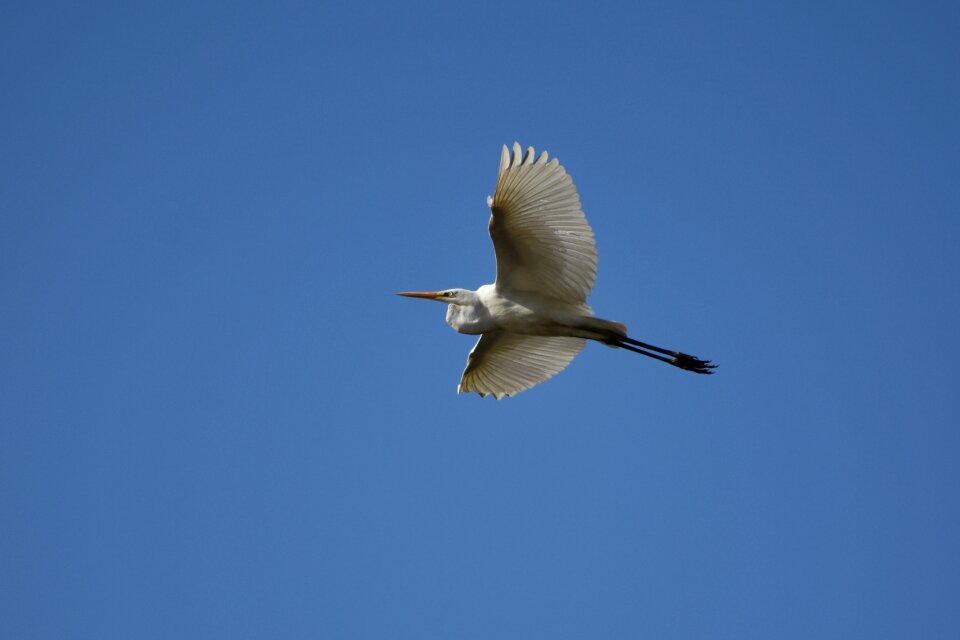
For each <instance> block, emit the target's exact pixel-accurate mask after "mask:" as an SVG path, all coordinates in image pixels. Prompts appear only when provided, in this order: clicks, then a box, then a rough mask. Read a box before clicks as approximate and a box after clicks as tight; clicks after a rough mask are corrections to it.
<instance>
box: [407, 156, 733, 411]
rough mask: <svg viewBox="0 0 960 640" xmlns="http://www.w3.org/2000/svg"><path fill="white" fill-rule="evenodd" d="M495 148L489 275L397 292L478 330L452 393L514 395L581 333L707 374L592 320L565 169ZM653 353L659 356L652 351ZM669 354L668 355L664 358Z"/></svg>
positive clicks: (584, 245)
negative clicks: (477, 283) (490, 278)
mask: <svg viewBox="0 0 960 640" xmlns="http://www.w3.org/2000/svg"><path fill="white" fill-rule="evenodd" d="M534 157H535V156H534V151H533V148H529V149H528V151H527V154H526V156H524V155H523V154H522V150H521V148H520V145H519V144H516V143H515V144H514V153H513V157H512V158H511V156H510V153H509V150H508V149H507V147H506V146H504V147H503V153H502V155H501V161H500V175H499V178H498V180H497V188H496V191H495V192H494V195H493V196H492V197H490V198H488V199H487V204H488V205H489V206H490V210H491V216H490V237H491V239H492V240H493V244H494V249H495V250H496V254H497V280H496V282H494V283H493V284H487V285H483V286H482V287H480V288H479V289H477V290H476V291H469V290H466V289H446V290H443V291H432V292H405V293H401V294H400V295H403V296H408V297H414V298H426V299H430V300H437V301H440V302H446V303H448V305H449V306H448V307H447V322H448V323H449V324H450V326H451V327H453V328H454V329H455V330H456V331H458V332H459V333H465V334H470V335H480V340H479V341H478V342H477V344H476V346H475V347H474V349H473V351H471V352H470V356H469V357H468V359H467V367H466V369H465V370H464V372H463V377H462V378H461V381H460V386H459V388H458V391H460V392H463V391H476V392H477V393H479V394H480V395H482V396H483V395H487V394H493V395H494V396H495V397H496V398H498V399H499V398H501V397H503V396H505V395H513V394H515V393H518V392H520V391H523V390H525V389H528V388H530V387H532V386H534V385H535V384H538V383H540V382H543V381H544V380H546V379H548V378H550V377H552V376H553V375H555V374H556V373H559V372H560V371H562V370H563V369H564V368H565V367H566V366H567V364H569V363H570V361H571V360H573V358H574V357H575V356H576V355H577V354H578V353H579V352H580V350H581V349H583V346H584V344H585V341H586V340H596V341H599V342H603V343H605V344H607V345H609V346H612V347H622V348H624V349H628V350H630V351H634V352H636V353H640V354H643V355H645V356H649V357H651V358H655V359H657V360H661V361H663V362H667V363H669V364H672V365H674V366H677V367H680V368H682V369H687V370H689V371H695V372H697V373H711V369H713V367H714V365H711V364H710V363H709V362H708V361H705V360H700V359H698V358H695V357H693V356H689V355H686V354H684V353H680V352H677V351H668V350H666V349H661V348H659V347H654V346H652V345H648V344H645V343H642V342H639V341H637V340H634V339H632V338H630V337H628V336H627V328H626V326H624V325H623V324H621V323H619V322H613V321H611V320H604V319H602V318H596V317H594V315H593V311H592V309H591V308H590V306H589V305H588V304H587V302H586V299H587V295H589V293H590V290H591V289H592V288H593V284H594V281H595V279H596V271H597V252H596V247H595V244H594V240H593V231H592V230H591V229H590V225H589V224H588V223H587V219H586V217H585V216H584V215H583V212H582V211H581V209H580V198H579V196H578V195H577V191H576V188H575V187H574V185H573V181H572V180H571V179H570V176H569V175H567V173H566V171H564V169H563V167H561V166H560V164H559V163H558V162H557V160H556V159H554V160H552V161H549V162H548V161H547V154H546V152H544V153H543V154H541V155H540V157H539V158H536V159H534ZM658 354H662V355H658ZM666 356H668V357H666Z"/></svg>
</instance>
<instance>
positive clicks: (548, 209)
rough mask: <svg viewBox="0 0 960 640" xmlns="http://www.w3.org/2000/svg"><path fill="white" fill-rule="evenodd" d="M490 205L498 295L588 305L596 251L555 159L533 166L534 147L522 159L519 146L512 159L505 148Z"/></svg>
mask: <svg viewBox="0 0 960 640" xmlns="http://www.w3.org/2000/svg"><path fill="white" fill-rule="evenodd" d="M487 204H489V205H490V212H491V214H492V215H491V216H490V237H491V238H492V239H493V248H494V250H495V251H496V253H497V282H496V286H497V288H498V289H500V290H503V291H535V292H537V293H539V294H541V295H544V296H547V297H551V298H556V299H558V300H562V301H564V302H573V303H582V302H584V301H585V300H586V298H587V296H588V295H589V294H590V290H591V289H593V283H594V282H595V281H596V279H597V248H596V245H595V244H594V241H593V230H592V229H590V225H589V224H588V223H587V218H586V217H585V216H584V215H583V211H581V209H580V196H578V195H577V188H576V187H575V186H574V185H573V180H571V179H570V176H569V175H567V172H566V171H564V169H563V167H562V166H560V163H559V162H558V161H557V159H556V158H554V159H553V160H551V161H549V162H548V161H547V152H546V151H544V152H543V153H542V154H540V157H539V158H536V160H535V159H534V151H533V147H529V148H528V149H527V155H526V157H524V156H523V155H522V150H521V149H520V145H519V144H517V143H514V144H513V158H511V157H510V152H509V151H508V150H507V146H506V145H504V147H503V152H502V154H501V159H500V175H499V177H498V178H497V189H496V191H495V192H494V194H493V196H492V197H490V198H487Z"/></svg>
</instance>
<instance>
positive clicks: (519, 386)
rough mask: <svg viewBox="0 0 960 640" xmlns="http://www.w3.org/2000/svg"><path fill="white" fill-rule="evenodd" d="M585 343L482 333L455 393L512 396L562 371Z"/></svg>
mask: <svg viewBox="0 0 960 640" xmlns="http://www.w3.org/2000/svg"><path fill="white" fill-rule="evenodd" d="M585 343H586V340H584V339H583V338H568V337H566V336H528V335H523V334H519V333H510V332H508V331H491V332H489V333H484V334H483V335H481V336H480V340H478V341H477V344H476V346H474V347H473V350H472V351H471V352H470V355H469V356H467V368H466V369H464V370H463V377H462V378H461V379H460V386H459V387H457V393H463V392H465V391H476V392H477V393H479V394H480V395H481V396H486V395H487V394H489V393H492V394H493V395H494V396H495V397H496V398H497V400H499V399H500V398H502V397H503V396H512V395H515V394H517V393H520V392H521V391H524V390H526V389H529V388H530V387H532V386H534V385H536V384H539V383H541V382H543V381H544V380H548V379H550V378H552V377H553V376H554V375H556V374H558V373H560V372H561V371H563V370H564V369H565V368H566V367H567V365H568V364H570V361H571V360H573V359H574V357H576V355H577V354H578V353H580V351H581V349H583V345H584V344H585Z"/></svg>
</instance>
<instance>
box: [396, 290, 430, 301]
mask: <svg viewBox="0 0 960 640" xmlns="http://www.w3.org/2000/svg"><path fill="white" fill-rule="evenodd" d="M397 295H398V296H406V297H407V298H426V299H427V300H436V299H437V298H438V297H439V296H440V292H439V291H401V292H400V293H398V294H397Z"/></svg>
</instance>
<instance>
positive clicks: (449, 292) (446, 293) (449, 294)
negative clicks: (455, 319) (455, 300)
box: [443, 291, 456, 298]
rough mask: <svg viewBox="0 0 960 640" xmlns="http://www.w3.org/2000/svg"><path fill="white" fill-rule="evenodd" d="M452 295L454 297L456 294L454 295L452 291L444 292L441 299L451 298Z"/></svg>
mask: <svg viewBox="0 0 960 640" xmlns="http://www.w3.org/2000/svg"><path fill="white" fill-rule="evenodd" d="M454 295H456V294H455V293H454V292H453V291H445V292H444V293H443V297H444V298H452V297H453V296H454Z"/></svg>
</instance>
